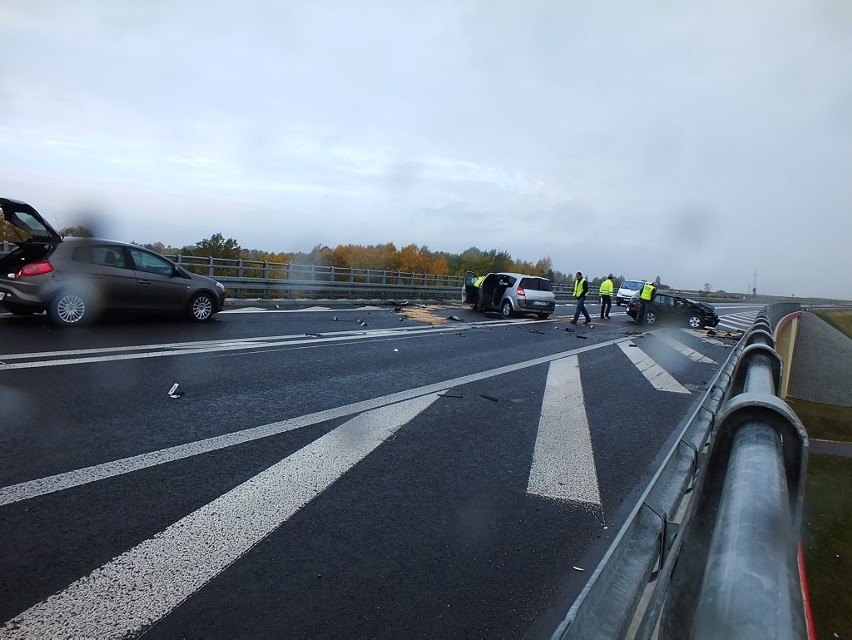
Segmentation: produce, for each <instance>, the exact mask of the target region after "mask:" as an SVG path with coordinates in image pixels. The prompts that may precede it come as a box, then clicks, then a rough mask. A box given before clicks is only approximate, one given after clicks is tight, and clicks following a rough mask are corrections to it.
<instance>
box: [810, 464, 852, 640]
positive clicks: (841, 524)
mask: <svg viewBox="0 0 852 640" xmlns="http://www.w3.org/2000/svg"><path fill="white" fill-rule="evenodd" d="M804 520H805V524H806V528H805V535H804V537H803V545H804V550H805V570H806V573H807V579H808V590H809V591H810V596H811V608H812V610H813V614H814V626H815V627H816V632H817V637H818V638H835V637H840V638H849V637H852V606H850V603H852V581H850V579H849V576H851V575H852V458H839V457H834V456H814V455H812V456H810V457H809V459H808V472H807V481H806V488H805V513H804Z"/></svg>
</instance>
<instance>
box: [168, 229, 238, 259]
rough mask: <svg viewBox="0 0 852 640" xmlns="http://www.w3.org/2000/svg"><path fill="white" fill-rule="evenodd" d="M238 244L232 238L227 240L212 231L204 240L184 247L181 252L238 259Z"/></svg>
mask: <svg viewBox="0 0 852 640" xmlns="http://www.w3.org/2000/svg"><path fill="white" fill-rule="evenodd" d="M241 251H242V249H241V248H240V244H239V243H238V242H237V241H236V240H234V239H233V238H228V239H227V240H226V239H225V237H224V236H223V235H222V234H221V233H214V234H213V235H212V236H210V237H209V238H206V239H205V240H200V241H199V242H196V243H195V246H194V247H185V248H184V249H182V252H183V253H186V254H188V255H191V256H205V257H210V258H225V259H230V260H239V259H240V252H241Z"/></svg>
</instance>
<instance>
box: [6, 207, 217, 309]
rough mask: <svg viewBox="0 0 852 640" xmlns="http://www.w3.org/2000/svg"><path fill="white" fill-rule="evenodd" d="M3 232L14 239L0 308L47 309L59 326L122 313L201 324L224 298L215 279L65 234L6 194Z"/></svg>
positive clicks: (126, 248) (144, 253)
mask: <svg viewBox="0 0 852 640" xmlns="http://www.w3.org/2000/svg"><path fill="white" fill-rule="evenodd" d="M0 233H2V235H4V236H5V235H11V234H14V239H15V242H14V244H15V248H14V249H13V250H12V251H11V252H10V253H9V254H8V255H6V256H2V257H0V309H5V310H6V311H10V312H11V313H14V314H16V315H29V314H32V313H40V312H43V311H46V312H47V315H48V317H49V318H50V320H51V322H53V323H54V324H56V325H60V326H71V325H77V324H82V323H84V322H87V321H89V320H91V319H92V317H93V316H94V315H96V314H98V313H101V312H116V311H131V312H141V313H155V314H162V313H178V314H181V315H184V316H186V317H187V318H189V319H190V320H192V321H195V322H203V321H205V320H209V319H210V318H212V317H213V314H215V313H217V312H219V311H221V310H222V306H223V304H224V302H225V287H224V286H223V285H222V284H221V283H219V282H217V281H216V280H213V279H211V278H206V277H204V276H200V275H196V274H194V273H190V272H189V271H186V270H185V269H184V268H183V267H181V266H179V265H176V264H174V263H173V262H171V261H170V260H168V259H167V258H164V257H163V256H161V255H159V254H158V253H154V252H153V251H150V250H148V249H146V248H144V247H138V246H136V245H133V244H128V243H126V242H116V241H113V240H99V239H96V238H63V237H61V236H60V235H59V234H58V233H57V232H56V231H54V230H53V229H52V228H51V226H50V225H49V224H48V223H47V222H46V221H45V220H44V218H43V217H42V216H41V215H40V214H39V213H38V212H37V211H36V210H35V209H34V208H33V207H31V206H30V205H28V204H27V203H25V202H19V201H17V200H11V199H8V198H0Z"/></svg>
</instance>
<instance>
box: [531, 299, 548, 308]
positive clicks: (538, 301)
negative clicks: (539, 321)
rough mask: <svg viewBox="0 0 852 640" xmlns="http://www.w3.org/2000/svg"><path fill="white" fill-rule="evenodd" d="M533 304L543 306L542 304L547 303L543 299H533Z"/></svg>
mask: <svg viewBox="0 0 852 640" xmlns="http://www.w3.org/2000/svg"><path fill="white" fill-rule="evenodd" d="M533 304H534V305H535V306H537V307H543V306H544V305H546V304H547V303H546V302H544V301H543V300H533Z"/></svg>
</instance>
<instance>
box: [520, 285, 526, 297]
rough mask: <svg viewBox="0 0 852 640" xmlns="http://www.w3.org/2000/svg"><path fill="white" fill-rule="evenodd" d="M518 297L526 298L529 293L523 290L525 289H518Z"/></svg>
mask: <svg viewBox="0 0 852 640" xmlns="http://www.w3.org/2000/svg"><path fill="white" fill-rule="evenodd" d="M518 295H519V296H524V297H526V295H527V292H526V291H524V288H523V287H518Z"/></svg>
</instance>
